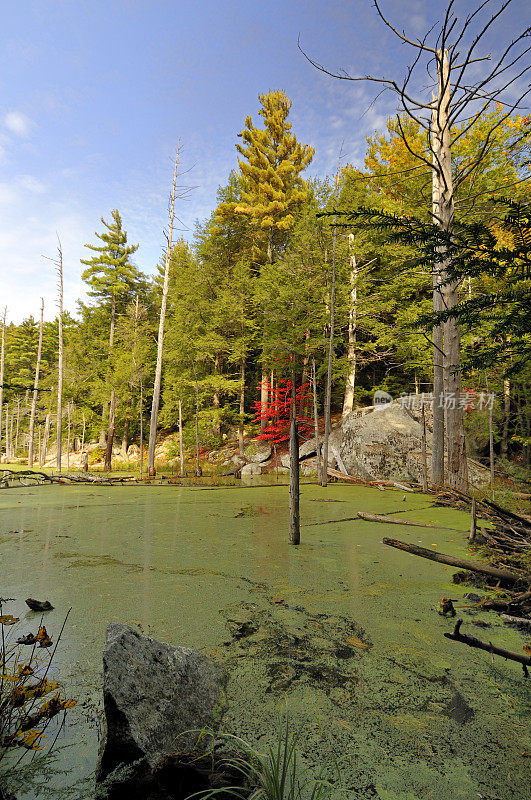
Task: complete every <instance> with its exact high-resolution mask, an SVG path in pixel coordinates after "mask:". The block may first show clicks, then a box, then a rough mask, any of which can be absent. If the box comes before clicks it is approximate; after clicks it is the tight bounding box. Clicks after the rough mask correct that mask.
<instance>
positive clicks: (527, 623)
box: [500, 614, 531, 629]
mask: <svg viewBox="0 0 531 800" xmlns="http://www.w3.org/2000/svg"><path fill="white" fill-rule="evenodd" d="M500 617H501V618H502V619H504V620H505V621H506V622H510V623H511V624H512V625H522V626H523V627H524V628H529V629H531V619H526V617H511V615H510V614H500Z"/></svg>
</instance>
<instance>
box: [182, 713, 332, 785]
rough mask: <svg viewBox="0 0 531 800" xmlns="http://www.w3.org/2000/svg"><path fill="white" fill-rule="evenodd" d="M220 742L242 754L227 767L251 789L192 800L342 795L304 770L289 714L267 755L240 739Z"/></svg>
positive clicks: (320, 777) (283, 719)
mask: <svg viewBox="0 0 531 800" xmlns="http://www.w3.org/2000/svg"><path fill="white" fill-rule="evenodd" d="M219 738H221V739H223V740H227V742H228V743H230V744H232V745H233V746H235V747H236V748H237V749H239V750H240V751H241V757H240V756H237V757H235V758H232V759H229V760H227V763H228V764H230V765H231V766H232V767H233V768H234V769H235V770H237V771H238V772H239V773H240V774H241V775H242V777H243V779H244V783H245V785H246V786H247V787H248V788H242V787H236V786H234V787H230V786H229V787H223V788H217V789H206V790H203V791H201V792H196V793H195V794H193V795H191V796H190V797H189V798H188V800H191V798H198V800H199V798H201V800H207V799H208V798H211V797H217V796H219V795H221V796H222V797H223V798H228V797H233V798H239V799H240V800H243V798H245V800H332V798H334V799H335V798H338V796H339V794H342V790H341V788H339V786H338V785H336V784H332V783H331V782H330V781H328V780H326V779H325V778H324V777H323V775H322V774H321V775H319V776H317V777H315V776H313V775H311V774H309V771H308V770H307V769H305V768H304V767H301V765H300V762H299V760H298V757H297V736H296V734H294V733H293V732H292V731H291V730H290V726H289V720H288V715H287V714H283V715H282V717H281V720H280V725H279V730H278V734H277V739H276V742H275V743H274V744H273V745H272V746H271V747H270V748H269V750H268V751H267V752H266V753H259V752H258V751H257V750H256V749H255V748H253V747H252V746H251V745H250V744H248V743H247V742H245V741H244V740H243V739H240V738H238V737H236V736H229V735H225V736H221V737H218V739H219ZM338 777H340V776H339V775H338ZM338 783H340V781H338Z"/></svg>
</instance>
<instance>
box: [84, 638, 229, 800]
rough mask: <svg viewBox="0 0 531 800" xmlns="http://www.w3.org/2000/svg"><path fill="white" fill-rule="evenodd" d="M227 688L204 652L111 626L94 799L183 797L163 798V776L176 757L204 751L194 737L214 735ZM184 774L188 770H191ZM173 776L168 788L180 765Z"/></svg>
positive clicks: (198, 785)
mask: <svg viewBox="0 0 531 800" xmlns="http://www.w3.org/2000/svg"><path fill="white" fill-rule="evenodd" d="M225 687H226V676H225V674H224V671H223V670H222V669H221V668H220V667H219V666H218V665H217V664H215V663H214V662H213V661H211V660H210V659H209V658H207V657H206V656H204V655H202V654H201V653H198V652H196V651H195V650H189V649H187V648H183V647H173V646H172V645H169V644H166V643H164V642H158V641H156V640H154V639H150V638H148V637H147V636H142V635H141V634H140V633H139V632H138V631H136V630H135V629H134V628H131V627H129V626H128V625H122V624H120V623H111V624H110V625H109V626H108V628H107V641H106V644H105V648H104V652H103V702H104V711H105V731H104V736H103V740H102V744H101V747H100V753H99V759H98V767H97V772H96V779H97V782H98V793H97V795H96V796H97V797H98V798H106V799H108V800H118V799H119V798H122V797H124V798H128V800H132V798H136V797H139V798H140V797H142V798H144V799H145V800H148V798H150V800H166V798H168V797H173V796H175V797H180V796H181V795H180V794H179V793H178V792H177V794H173V793H170V794H168V793H167V792H166V791H165V789H164V788H163V786H162V784H161V776H162V775H164V774H165V770H166V772H167V771H168V766H167V765H168V763H169V760H170V761H171V758H172V756H174V754H176V753H190V752H194V753H196V752H204V751H205V749H207V748H208V747H209V745H210V744H211V741H212V740H211V737H209V736H205V737H203V739H202V740H201V742H200V743H199V744H198V733H197V732H196V733H193V732H191V731H194V730H195V731H197V730H198V729H202V728H208V729H209V730H216V729H217V727H218V726H219V723H220V720H221V716H222V713H223V710H224V697H225ZM198 748H199V750H198ZM174 762H175V759H174ZM185 771H187V772H189V771H190V767H189V765H188V766H187V768H186V770H185ZM170 772H172V778H171V783H172V785H174V786H178V785H179V782H181V783H182V780H181V779H182V770H181V774H180V773H179V769H178V764H177V765H176V764H175V763H173V766H172V770H170ZM196 777H197V776H196ZM201 780H203V779H201ZM205 780H206V779H205ZM205 780H203V782H201V781H200V780H198V781H195V782H194V780H193V776H192V777H190V775H188V777H187V778H186V780H185V783H187V782H188V783H189V784H190V788H191V789H195V791H197V790H198V789H201V788H208V786H209V784H208V782H205ZM187 785H188V784H187ZM183 791H184V790H183ZM190 793H192V792H191V791H190ZM182 796H183V797H186V796H187V795H186V794H182Z"/></svg>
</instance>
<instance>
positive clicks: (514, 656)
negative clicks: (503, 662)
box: [444, 619, 531, 678]
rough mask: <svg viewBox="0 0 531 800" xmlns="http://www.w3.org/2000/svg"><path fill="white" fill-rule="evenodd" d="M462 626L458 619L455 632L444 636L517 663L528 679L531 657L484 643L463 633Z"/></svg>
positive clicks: (461, 621) (490, 643)
mask: <svg viewBox="0 0 531 800" xmlns="http://www.w3.org/2000/svg"><path fill="white" fill-rule="evenodd" d="M462 624H463V620H462V619H458V620H457V622H456V623H455V627H454V629H453V632H452V633H445V634H444V635H445V636H446V638H447V639H452V641H454V642H462V643H463V644H467V645H468V646H469V647H477V648H478V649H479V650H486V651H487V653H491V654H494V655H497V656H501V657H502V658H506V659H508V660H509V661H517V662H518V663H519V664H521V665H522V667H523V670H524V675H525V677H526V678H527V677H528V674H529V673H528V671H527V667H529V666H531V656H528V655H526V654H525V653H515V652H514V651H513V650H506V649H505V648H504V647H497V646H496V645H494V644H492V642H482V641H481V639H476V637H475V636H469V635H468V634H467V633H461V632H460V628H461V625H462Z"/></svg>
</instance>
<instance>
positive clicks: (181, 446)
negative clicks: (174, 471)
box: [179, 400, 186, 478]
mask: <svg viewBox="0 0 531 800" xmlns="http://www.w3.org/2000/svg"><path fill="white" fill-rule="evenodd" d="M179 463H180V475H181V478H184V477H186V476H185V472H184V447H183V408H182V403H181V401H180V400H179Z"/></svg>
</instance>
